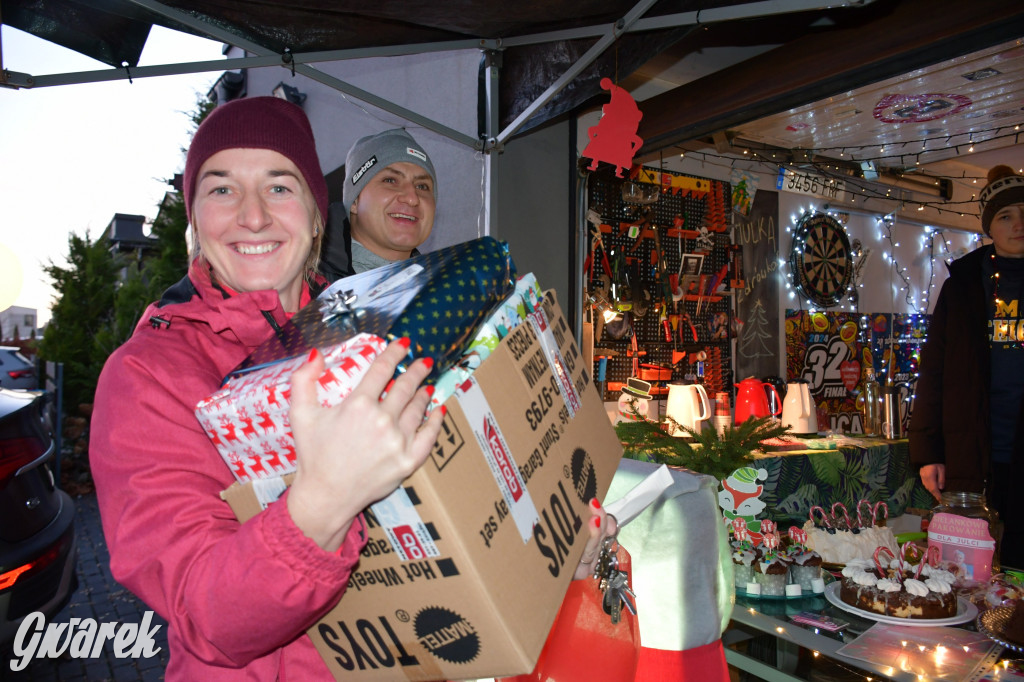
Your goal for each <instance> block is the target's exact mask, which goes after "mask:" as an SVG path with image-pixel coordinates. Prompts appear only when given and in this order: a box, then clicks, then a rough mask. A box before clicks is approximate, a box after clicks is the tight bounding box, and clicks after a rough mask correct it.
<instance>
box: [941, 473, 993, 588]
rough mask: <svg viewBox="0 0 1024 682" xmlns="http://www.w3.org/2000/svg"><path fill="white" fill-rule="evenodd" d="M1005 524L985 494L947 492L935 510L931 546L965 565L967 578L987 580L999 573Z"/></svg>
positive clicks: (949, 559)
mask: <svg viewBox="0 0 1024 682" xmlns="http://www.w3.org/2000/svg"><path fill="white" fill-rule="evenodd" d="M1002 535H1003V524H1002V521H1000V520H999V514H998V512H996V511H995V510H994V509H989V507H988V505H987V504H986V503H985V496H984V495H983V494H982V493H968V492H957V491H944V492H943V493H942V501H941V502H940V503H939V504H938V505H936V506H935V507H933V508H932V514H931V519H930V521H929V523H928V545H929V546H932V545H937V546H938V547H939V550H940V552H941V556H942V558H943V559H944V560H947V561H952V562H953V563H956V564H958V565H960V566H962V567H963V568H964V570H965V572H966V574H967V577H968V578H970V579H973V580H988V578H989V577H990V576H991V575H992V574H995V573H998V572H999V571H1000V563H999V544H1000V540H1001V539H1002Z"/></svg>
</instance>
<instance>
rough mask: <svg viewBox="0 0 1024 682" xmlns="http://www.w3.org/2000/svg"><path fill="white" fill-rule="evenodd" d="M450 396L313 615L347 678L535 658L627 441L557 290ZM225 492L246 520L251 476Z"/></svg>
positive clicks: (487, 670)
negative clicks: (324, 604) (433, 433)
mask: <svg viewBox="0 0 1024 682" xmlns="http://www.w3.org/2000/svg"><path fill="white" fill-rule="evenodd" d="M543 310H544V314H543V315H540V314H534V315H533V316H532V318H531V321H530V323H528V324H520V325H519V326H518V327H516V328H515V329H514V330H513V331H512V332H511V333H510V334H509V335H508V336H507V337H506V338H505V339H504V340H503V341H502V342H501V345H500V346H499V347H498V349H497V350H496V351H495V352H494V353H492V354H491V356H490V357H489V358H487V360H486V361H484V363H483V364H482V365H481V366H480V367H479V368H478V369H477V370H476V372H475V373H474V374H473V377H472V381H471V382H467V383H466V384H464V385H463V386H462V387H460V389H459V391H458V392H457V393H456V395H455V396H453V397H452V398H450V399H449V400H448V401H447V402H446V403H445V404H446V407H447V408H448V414H447V416H446V418H445V421H444V426H443V429H442V432H441V436H440V437H439V439H438V441H437V444H436V445H435V447H434V450H433V452H432V453H431V456H430V458H429V459H428V460H427V462H426V464H425V465H424V466H423V467H422V468H421V469H420V470H419V471H417V472H416V473H415V474H414V475H413V476H411V477H410V478H409V479H408V480H406V481H405V483H404V484H403V485H402V488H401V489H400V490H401V491H403V493H400V494H399V495H397V496H393V497H391V498H388V500H387V501H386V504H383V505H374V508H373V509H372V510H367V512H366V515H365V518H366V521H367V525H368V529H369V542H368V543H367V546H366V549H365V550H364V551H363V553H362V557H361V559H360V562H359V565H358V566H357V567H356V569H355V571H354V572H353V574H352V577H351V580H350V581H349V586H348V590H347V591H346V593H345V595H344V597H343V598H342V600H341V602H340V603H339V604H338V605H337V606H336V607H335V608H334V609H333V610H332V611H331V612H330V613H328V614H327V615H326V616H325V617H324V618H323V619H322V620H321V621H320V622H318V623H317V624H316V625H315V626H313V627H312V628H311V629H310V630H309V631H308V634H309V637H310V638H311V639H312V640H313V643H314V644H315V645H316V648H317V649H318V651H319V652H320V653H321V655H323V657H324V660H325V661H326V662H327V664H328V666H329V667H330V669H331V671H332V673H333V674H334V675H335V677H337V678H338V679H344V680H445V679H449V680H457V679H477V678H486V677H497V676H505V675H515V674H521V673H526V672H529V671H531V670H532V669H533V667H534V665H535V663H536V661H537V658H538V656H539V655H540V652H541V649H542V648H543V645H544V641H545V639H546V637H547V634H548V631H549V630H550V628H551V624H552V622H553V621H554V617H555V614H556V613H557V611H558V608H559V605H560V604H561V601H562V597H563V595H564V593H565V590H566V589H567V587H568V584H569V581H570V580H571V578H572V573H573V571H574V569H575V567H576V565H577V563H578V562H579V559H580V556H581V554H582V552H583V547H584V545H585V544H586V538H587V529H586V523H587V520H588V518H589V511H588V509H587V503H588V502H589V500H590V498H592V497H595V496H597V497H598V498H599V499H603V498H604V495H605V493H606V492H607V490H608V487H609V485H610V483H611V480H612V477H613V476H614V474H615V470H616V467H617V465H618V463H619V460H620V458H621V456H622V448H621V447H620V445H619V442H618V439H617V438H616V435H615V431H614V429H613V428H612V426H611V424H610V423H609V421H608V418H607V417H606V416H605V413H604V409H603V405H602V402H601V399H600V396H599V395H598V394H597V390H596V388H595V387H594V385H593V381H592V377H591V376H590V371H589V366H588V365H586V364H585V363H584V362H583V361H582V357H581V355H580V352H579V350H578V348H577V347H576V344H575V343H574V341H573V338H572V334H571V332H570V330H569V327H568V325H567V324H566V322H565V319H564V318H563V316H562V314H561V311H560V310H559V309H558V306H557V303H555V301H554V299H553V297H552V296H551V294H550V293H549V294H548V296H546V297H545V300H544V304H543ZM224 497H225V499H226V500H228V502H229V503H230V504H231V506H232V508H233V509H234V510H235V513H236V515H237V516H238V517H239V518H240V519H241V520H243V521H244V520H245V519H247V518H249V517H250V516H252V515H253V514H255V513H258V512H259V510H260V505H259V503H258V502H257V495H256V493H254V490H253V484H252V483H246V484H236V485H235V486H233V487H232V488H229V489H228V490H227V491H225V493H224Z"/></svg>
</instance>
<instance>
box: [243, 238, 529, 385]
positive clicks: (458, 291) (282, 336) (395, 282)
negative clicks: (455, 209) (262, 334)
mask: <svg viewBox="0 0 1024 682" xmlns="http://www.w3.org/2000/svg"><path fill="white" fill-rule="evenodd" d="M515 281H516V269H515V264H514V263H513V262H512V257H511V256H510V255H509V252H508V245H507V244H505V243H504V242H499V241H498V240H496V239H494V238H493V237H481V238H479V239H474V240H471V241H468V242H463V243H461V244H455V245H454V246H449V247H446V248H443V249H439V250H437V251H432V252H431V253H425V254H422V255H419V256H415V257H413V258H410V259H408V260H404V261H400V262H398V263H392V264H391V265H387V266H384V267H381V268H376V269H374V270H369V271H367V272H362V273H359V274H358V275H353V276H351V277H346V278H344V279H340V280H338V281H337V282H335V283H334V284H332V285H331V286H330V287H328V288H327V289H326V290H325V291H324V292H323V293H322V294H320V296H319V298H317V299H316V300H315V301H313V302H311V303H310V304H309V305H307V306H305V307H304V308H302V310H300V311H299V312H297V313H296V314H295V316H294V317H292V319H291V320H290V321H289V322H288V324H287V325H285V326H284V327H282V328H281V329H280V330H279V331H278V332H277V333H276V334H275V335H274V336H273V337H271V338H270V339H268V340H267V341H266V342H264V344H263V345H262V346H260V347H259V348H257V349H256V350H255V351H253V353H252V355H250V356H249V357H248V358H247V359H246V360H245V361H244V362H243V363H242V364H241V365H239V366H238V368H236V369H235V371H234V372H232V373H231V374H230V375H228V378H230V377H232V376H238V375H240V374H244V373H247V372H251V371H253V370H256V369H259V368H261V367H265V366H267V365H270V364H273V363H276V362H279V361H281V360H284V359H287V358H291V357H295V356H297V355H302V354H305V353H308V352H309V350H310V349H311V348H313V347H314V346H315V347H318V348H323V347H325V346H328V345H332V344H336V343H340V342H342V341H345V340H347V339H349V338H351V337H353V336H355V335H356V334H359V333H363V332H366V333H370V334H375V335H377V336H380V337H381V338H384V339H388V340H393V339H397V338H401V337H406V336H407V337H409V339H411V341H412V344H411V346H410V360H411V359H413V358H420V357H430V358H433V360H434V367H433V369H432V370H431V373H430V376H429V377H428V378H427V383H433V382H434V380H436V379H437V377H439V376H440V375H441V374H442V373H443V372H445V371H446V370H447V369H448V368H450V367H451V366H452V365H454V364H455V363H456V362H457V361H458V360H459V358H460V357H461V355H462V353H463V351H464V350H465V348H466V347H467V346H468V345H469V344H470V343H471V342H472V341H473V338H474V336H475V335H476V330H477V328H478V327H479V326H480V324H481V323H482V322H483V321H484V320H485V319H487V317H488V316H489V315H490V314H491V313H492V312H493V311H494V310H495V309H496V308H497V307H498V306H499V305H500V304H501V302H502V301H503V300H504V299H505V298H507V297H508V296H509V295H510V294H511V293H512V292H513V291H514V290H515ZM401 370H404V368H400V371H401Z"/></svg>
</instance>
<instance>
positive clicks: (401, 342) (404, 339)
mask: <svg viewBox="0 0 1024 682" xmlns="http://www.w3.org/2000/svg"><path fill="white" fill-rule="evenodd" d="M398 343H399V345H401V346H402V348H408V347H409V346H410V345H411V344H412V339H410V338H409V337H408V336H403V337H402V338H400V339H398Z"/></svg>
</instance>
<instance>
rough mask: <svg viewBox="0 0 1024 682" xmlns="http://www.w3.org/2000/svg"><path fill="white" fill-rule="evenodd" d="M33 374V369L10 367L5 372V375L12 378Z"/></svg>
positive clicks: (25, 377) (24, 377)
mask: <svg viewBox="0 0 1024 682" xmlns="http://www.w3.org/2000/svg"><path fill="white" fill-rule="evenodd" d="M34 374H35V370H31V369H12V370H11V371H10V372H8V373H7V376H9V377H11V378H12V379H28V378H30V377H32V376H33V375H34Z"/></svg>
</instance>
